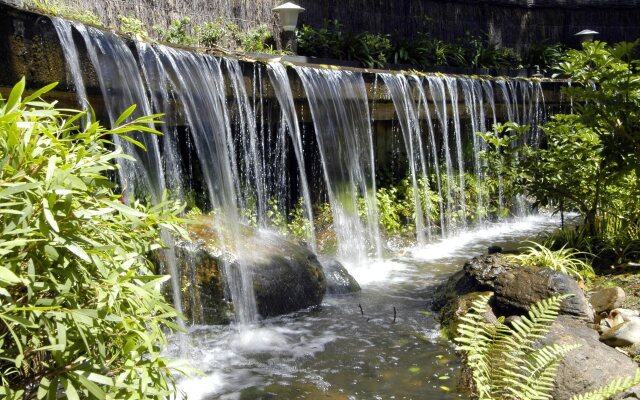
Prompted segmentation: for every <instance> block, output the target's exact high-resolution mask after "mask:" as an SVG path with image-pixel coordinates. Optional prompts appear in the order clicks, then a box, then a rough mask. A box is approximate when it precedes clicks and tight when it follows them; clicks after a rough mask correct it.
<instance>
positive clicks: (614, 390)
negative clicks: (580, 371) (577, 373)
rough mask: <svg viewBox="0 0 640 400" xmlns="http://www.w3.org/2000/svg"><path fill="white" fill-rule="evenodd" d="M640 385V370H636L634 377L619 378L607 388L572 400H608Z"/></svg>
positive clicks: (580, 395) (574, 397) (604, 387)
mask: <svg viewBox="0 0 640 400" xmlns="http://www.w3.org/2000/svg"><path fill="white" fill-rule="evenodd" d="M638 384H640V370H636V373H635V374H634V375H633V376H629V377H627V378H619V379H615V380H614V381H612V382H611V383H610V384H608V385H607V386H603V387H601V388H598V389H596V390H593V391H591V392H587V393H583V394H579V395H576V396H573V397H572V398H571V400H607V399H608V398H610V397H611V396H615V395H616V394H618V393H620V392H623V391H625V390H627V389H630V388H632V387H634V386H635V385H638Z"/></svg>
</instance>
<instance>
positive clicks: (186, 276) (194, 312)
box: [152, 241, 233, 325]
mask: <svg viewBox="0 0 640 400" xmlns="http://www.w3.org/2000/svg"><path fill="white" fill-rule="evenodd" d="M173 250H174V251H173V252H172V251H171V250H161V251H159V252H157V253H156V254H155V255H154V256H153V257H152V260H153V261H154V263H155V264H156V265H158V266H159V269H160V272H162V273H166V274H171V273H172V270H173V271H175V272H173V273H176V274H177V276H178V278H177V279H176V278H175V277H173V278H172V281H173V282H172V283H171V285H169V284H167V285H166V286H165V295H166V296H167V297H168V298H173V297H174V296H175V294H174V290H173V288H172V287H171V286H172V285H173V284H175V282H176V281H177V283H178V285H179V293H180V297H181V299H180V300H181V302H180V303H181V308H182V312H183V313H184V315H185V317H186V318H187V319H188V320H189V321H190V322H192V323H194V324H208V325H220V324H228V323H229V322H230V321H231V319H232V317H233V306H232V304H231V302H230V301H229V300H228V296H226V294H225V293H226V289H225V280H224V278H223V276H222V271H221V266H222V264H221V263H220V261H221V259H220V254H215V253H212V252H211V251H210V249H207V247H206V246H204V245H203V243H202V242H200V241H193V242H186V241H180V242H178V243H176V245H175V247H174V249H173Z"/></svg>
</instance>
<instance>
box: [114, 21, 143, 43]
mask: <svg viewBox="0 0 640 400" xmlns="http://www.w3.org/2000/svg"><path fill="white" fill-rule="evenodd" d="M118 21H119V22H120V32H122V33H123V34H125V35H127V36H130V37H132V38H139V39H140V40H147V39H149V33H148V32H147V31H146V29H145V28H144V26H145V25H144V23H143V22H142V21H140V20H139V19H137V18H134V17H125V16H124V15H119V16H118Z"/></svg>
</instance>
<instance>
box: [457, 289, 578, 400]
mask: <svg viewBox="0 0 640 400" xmlns="http://www.w3.org/2000/svg"><path fill="white" fill-rule="evenodd" d="M490 297H491V295H488V294H487V295H481V296H479V298H478V299H476V300H474V301H473V303H472V306H471V309H470V311H469V312H468V313H467V314H466V315H464V316H463V317H461V323H460V324H459V325H458V336H457V337H456V338H455V341H456V342H458V343H459V346H458V350H460V351H462V352H463V354H464V357H465V362H466V363H467V365H468V366H469V368H470V370H471V374H472V379H473V384H474V387H473V391H474V394H475V395H476V396H477V398H478V399H481V400H491V399H504V400H508V399H513V400H516V399H517V400H524V399H550V398H551V396H550V394H549V393H550V392H551V390H553V384H554V380H555V374H556V370H557V368H558V365H559V363H560V361H561V360H562V358H563V357H564V356H565V355H566V354H567V353H569V352H570V351H572V350H574V349H576V348H578V347H579V345H558V344H554V345H547V346H543V347H540V348H537V349H536V348H535V347H534V344H535V342H536V341H538V340H540V339H542V338H544V336H545V335H546V334H547V332H548V331H549V327H550V326H551V324H552V323H553V321H554V320H555V318H556V317H557V316H558V311H559V309H560V303H562V301H563V300H564V299H565V298H566V297H567V296H555V297H551V298H549V299H546V300H542V301H540V302H538V303H535V304H534V305H532V306H531V309H530V310H529V313H528V315H526V316H522V317H521V318H520V319H518V320H515V321H514V322H513V328H509V327H508V326H507V325H505V324H504V318H500V319H499V320H498V321H497V322H495V323H487V322H485V321H484V317H483V315H484V314H485V313H486V311H487V309H488V307H489V305H488V302H489V299H490Z"/></svg>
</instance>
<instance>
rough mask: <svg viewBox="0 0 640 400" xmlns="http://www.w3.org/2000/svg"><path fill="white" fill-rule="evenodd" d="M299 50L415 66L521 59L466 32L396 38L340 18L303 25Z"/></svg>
mask: <svg viewBox="0 0 640 400" xmlns="http://www.w3.org/2000/svg"><path fill="white" fill-rule="evenodd" d="M297 35H298V52H299V53H300V54H302V55H306V56H312V57H325V58H336V59H342V60H354V61H359V62H360V63H361V64H362V65H363V66H365V67H369V68H380V67H382V66H384V65H385V64H388V63H396V64H410V65H411V66H413V67H416V68H428V67H434V66H454V67H474V68H520V67H522V65H521V64H522V60H521V58H520V56H519V55H518V54H517V52H516V51H515V50H513V49H510V48H502V47H497V46H495V45H493V44H491V43H489V42H488V41H486V40H483V39H482V38H480V37H477V36H472V35H469V34H467V35H466V36H464V37H463V38H461V39H460V40H458V41H456V42H454V43H447V42H445V41H443V40H440V39H437V38H433V37H431V36H430V35H427V34H418V35H417V38H416V39H414V40H396V41H394V40H393V39H392V38H391V37H390V36H389V35H383V34H375V33H371V32H363V33H360V34H357V35H356V34H352V33H349V32H345V31H344V30H343V26H342V25H341V24H340V23H339V22H338V21H335V20H334V21H325V23H324V24H323V26H322V28H320V29H317V30H316V29H313V28H311V27H310V26H306V25H305V26H303V27H302V29H300V30H299V31H298V34H297Z"/></svg>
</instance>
